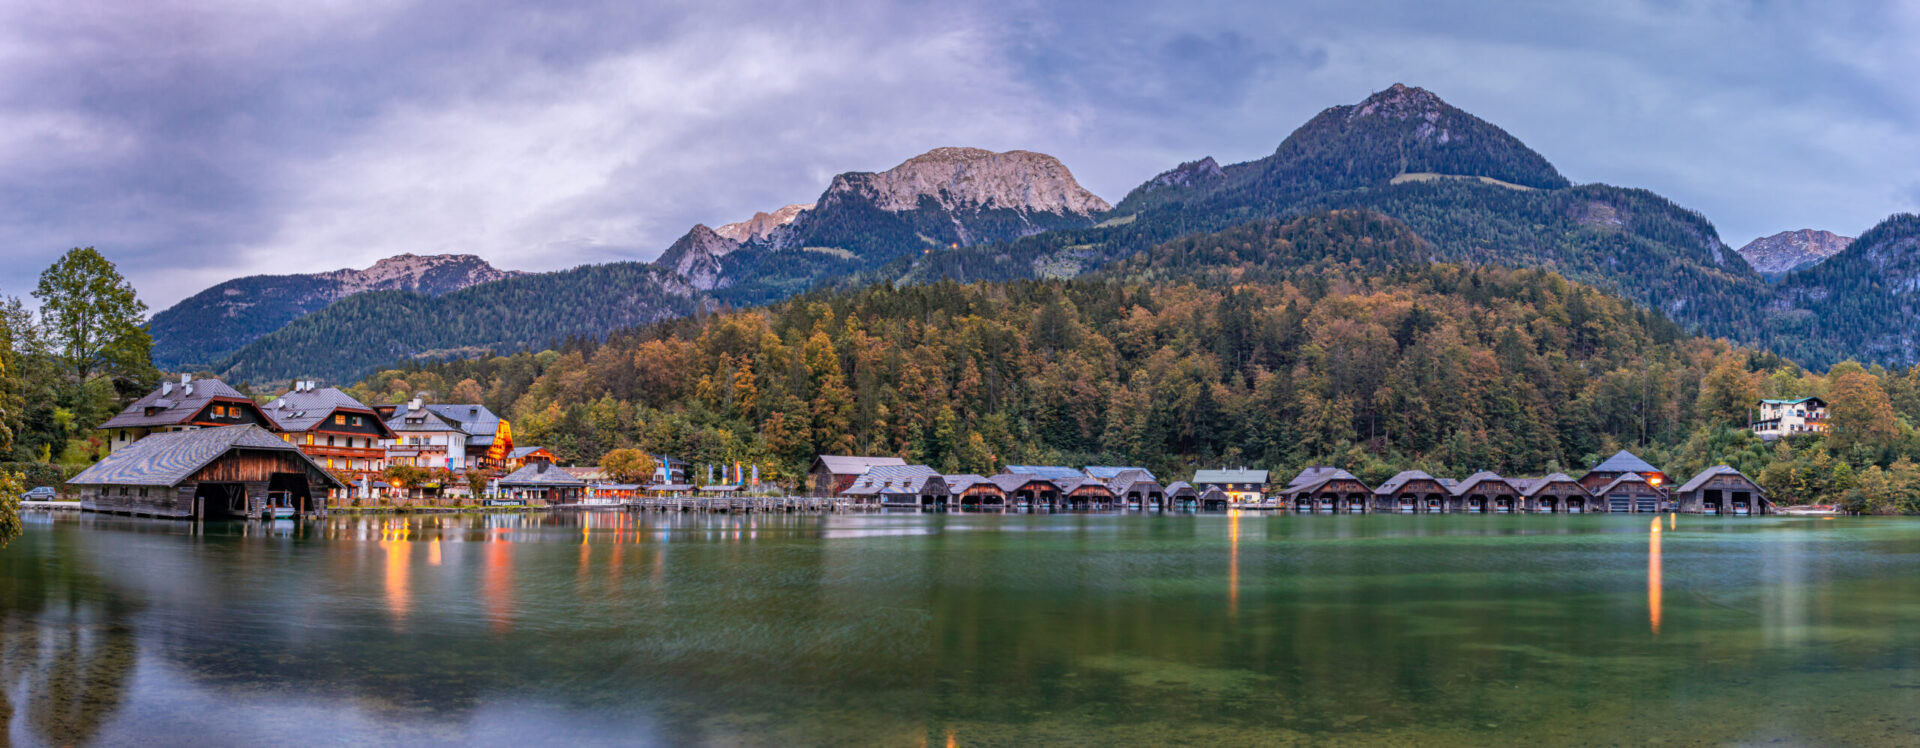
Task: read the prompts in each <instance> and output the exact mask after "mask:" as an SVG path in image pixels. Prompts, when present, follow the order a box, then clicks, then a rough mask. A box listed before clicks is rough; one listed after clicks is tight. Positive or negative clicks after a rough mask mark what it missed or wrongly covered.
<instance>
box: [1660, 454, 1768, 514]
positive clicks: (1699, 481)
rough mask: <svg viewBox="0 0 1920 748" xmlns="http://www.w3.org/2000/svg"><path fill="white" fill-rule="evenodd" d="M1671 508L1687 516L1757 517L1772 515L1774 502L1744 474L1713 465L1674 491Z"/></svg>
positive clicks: (1723, 466) (1764, 490) (1729, 468)
mask: <svg viewBox="0 0 1920 748" xmlns="http://www.w3.org/2000/svg"><path fill="white" fill-rule="evenodd" d="M1673 503H1674V508H1675V509H1676V510H1677V511H1681V512H1686V513H1688V514H1718V515H1734V516H1739V515H1759V514H1773V513H1774V508H1773V502H1771V501H1768V500H1767V491H1766V489H1763V488H1761V487H1760V484H1758V483H1755V482H1753V479H1752V478H1748V477H1747V476H1746V474H1744V473H1741V472H1740V471H1738V470H1735V469H1733V468H1732V467H1729V466H1726V465H1715V466H1713V467H1710V468H1707V469H1706V470H1702V471H1700V474H1699V475H1696V476H1693V478H1692V479H1691V480H1689V481H1687V482H1686V483H1684V484H1682V485H1681V486H1680V487H1679V488H1676V489H1674V491H1673Z"/></svg>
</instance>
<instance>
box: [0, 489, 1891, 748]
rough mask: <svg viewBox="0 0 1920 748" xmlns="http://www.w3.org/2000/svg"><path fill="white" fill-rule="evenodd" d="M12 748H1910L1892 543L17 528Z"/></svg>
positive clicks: (974, 530) (1169, 526) (1779, 529)
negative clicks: (1541, 747) (1817, 747)
mask: <svg viewBox="0 0 1920 748" xmlns="http://www.w3.org/2000/svg"><path fill="white" fill-rule="evenodd" d="M29 521H30V524H29V526H28V529H27V533H26V535H25V536H23V537H22V538H20V539H19V540H17V541H15V542H14V544H13V545H12V546H11V547H9V548H7V549H6V550H4V551H0V627H3V628H0V636H4V639H0V704H4V705H6V706H5V707H3V708H0V728H4V729H3V730H0V734H5V735H6V736H8V737H9V738H10V739H11V742H12V744H14V745H39V744H59V745H64V744H73V743H83V744H84V743H93V744H106V745H113V744H138V745H170V744H180V745H189V744H190V745H195V746H208V745H231V744H250V745H258V744H291V745H313V744H359V743H368V742H376V743H393V742H407V743H412V744H422V743H425V744H486V745H516V746H526V745H549V744H557V745H580V744H608V743H619V744H632V743H641V744H671V745H680V744H719V745H742V744H744V745H781V746H787V745H817V744H834V745H846V744H876V745H905V746H919V745H935V746H938V745H947V744H958V745H1031V744H1035V743H1070V744H1085V745H1102V746H1105V745H1124V744H1149V745H1166V744H1194V745H1256V744H1257V745H1272V744H1285V743H1289V742H1298V743H1311V744H1335V745H1339V744H1356V745H1359V744H1369V745H1370V744H1400V745H1432V744H1459V745H1497V744H1516V743H1518V744H1526V743H1533V744H1552V745H1560V744H1597V745H1614V744H1619V745H1642V744H1650V743H1663V744H1667V745H1715V744H1759V743H1774V742H1785V743H1790V744H1804V743H1819V744H1827V745H1833V744H1854V745H1880V744H1908V745H1911V744H1914V743H1916V742H1920V709H1916V707H1920V670H1917V668H1920V522H1915V521H1905V520H1885V519H1838V520H1819V519H1788V518H1749V519H1733V518H1725V519H1712V518H1698V517H1684V516H1683V517H1679V518H1678V519H1677V521H1676V523H1675V526H1674V527H1673V528H1672V529H1664V528H1665V524H1664V523H1665V522H1666V519H1665V517H1664V515H1663V517H1662V520H1661V521H1662V523H1663V524H1662V527H1663V531H1662V532H1661V533H1659V534H1658V535H1656V534H1655V533H1653V532H1652V531H1651V527H1650V523H1651V521H1652V518H1651V517H1649V516H1647V515H1640V516H1637V517H1623V516H1599V515H1590V516H1575V517H1569V516H1564V515H1562V516H1525V517H1513V516H1491V517H1489V516H1461V515H1450V516H1441V517H1403V516H1352V517H1349V516H1321V517H1315V516H1265V515H1245V516H1227V515H1199V516H1193V515H1171V516H1146V515H1063V516H1026V515H1012V516H1001V515H965V514H948V515H855V516H825V517H822V516H768V517H747V518H741V517H725V516H721V517H707V516H689V515H672V516H663V515H630V514H622V513H597V514H542V515H460V516H436V517H424V518H422V517H412V518H349V519H334V520H330V521H318V522H306V523H302V524H300V525H298V526H297V527H290V528H286V529H281V530H277V531H276V530H271V529H268V528H266V527H263V526H261V525H248V524H238V523H236V524H210V525H205V526H194V525H191V524H183V523H172V522H161V521H147V520H136V519H126V518H108V517H97V516H78V515H64V516H57V517H56V516H49V515H46V514H35V515H30V516H29Z"/></svg>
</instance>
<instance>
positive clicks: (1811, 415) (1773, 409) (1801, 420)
mask: <svg viewBox="0 0 1920 748" xmlns="http://www.w3.org/2000/svg"><path fill="white" fill-rule="evenodd" d="M1751 428H1752V429H1753V433H1755V434H1759V435H1760V438H1762V439H1768V440H1772V439H1778V438H1780V437H1783V436H1801V435H1804V434H1821V433H1825V432H1826V430H1827V401H1825V400H1822V399H1820V398H1817V397H1801V398H1795V399H1792V400H1761V401H1760V417H1759V418H1758V419H1756V420H1755V421H1754V422H1753V426H1752V427H1751Z"/></svg>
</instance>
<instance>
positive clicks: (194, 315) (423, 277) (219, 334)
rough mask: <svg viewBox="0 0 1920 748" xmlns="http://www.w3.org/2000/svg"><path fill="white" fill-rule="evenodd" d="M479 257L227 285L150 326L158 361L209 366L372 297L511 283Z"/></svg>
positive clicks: (404, 261) (399, 259)
mask: <svg viewBox="0 0 1920 748" xmlns="http://www.w3.org/2000/svg"><path fill="white" fill-rule="evenodd" d="M515 275H518V273H515V272H512V271H506V270H500V269H498V268H495V267H494V266H492V265H490V264H488V263H487V261H486V260H483V259H480V258H479V257H475V256H473V255H430V256H420V255H410V254H409V255H397V256H394V257H388V258H386V259H383V260H380V261H379V262H376V263H374V264H373V266H372V267H369V268H367V269H365V270H356V269H351V268H349V269H345V270H335V271H332V272H327V273H312V274H308V275H255V276H249V277H246V278H236V279H234V280H230V281H227V282H225V283H221V284H219V285H217V286H214V287H212V288H209V289H207V290H205V291H201V292H200V293H197V294H194V295H193V296H190V297H188V298H186V299H185V300H182V301H181V302H180V303H178V304H174V305H173V306H171V307H168V308H167V309H165V310H162V311H161V312H159V313H158V314H155V315H153V319H152V320H150V321H148V323H147V330H148V331H149V332H151V333H152V334H153V359H154V364H155V365H156V366H159V367H161V368H162V369H168V370H171V369H192V368H197V367H205V366H210V365H212V364H213V363H214V362H216V361H219V360H221V359H223V358H225V357H226V356H227V355H228V354H230V353H232V352H234V351H235V350H238V349H239V348H240V347H241V346H244V345H246V344H247V343H250V342H252V341H253V340H255V339H256V338H259V337H260V336H262V335H266V334H267V333H270V332H273V331H274V330H278V329H280V328H281V327H283V326H285V325H286V324H287V323H288V322H292V321H293V320H295V319H297V318H299V317H301V316H303V315H306V314H309V313H312V312H314V311H317V310H320V309H324V308H326V307H327V305H329V304H332V303H334V302H336V301H339V300H341V299H343V298H346V297H348V296H352V295H354V294H358V293H365V292H368V291H390V290H404V291H414V292H418V293H421V294H426V295H428V296H438V295H440V294H445V293H452V292H454V291H458V290H460V289H462V288H466V287H468V286H474V285H478V284H481V283H489V282H492V281H497V280H501V279H503V278H510V277H513V276H515Z"/></svg>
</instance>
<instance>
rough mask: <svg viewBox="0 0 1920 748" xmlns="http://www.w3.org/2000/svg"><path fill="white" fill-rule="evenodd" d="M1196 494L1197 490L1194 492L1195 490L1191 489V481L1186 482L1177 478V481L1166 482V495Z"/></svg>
mask: <svg viewBox="0 0 1920 748" xmlns="http://www.w3.org/2000/svg"><path fill="white" fill-rule="evenodd" d="M1197 494H1198V492H1196V491H1194V490H1193V484H1191V483H1188V482H1186V481H1183V480H1177V481H1174V482H1172V483H1168V484H1167V495H1168V496H1176V495H1178V496H1193V495H1197Z"/></svg>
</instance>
